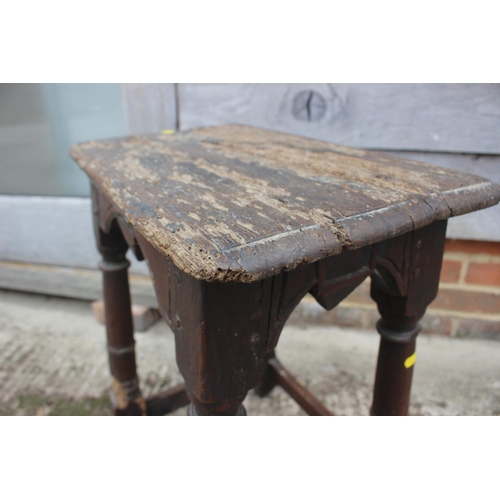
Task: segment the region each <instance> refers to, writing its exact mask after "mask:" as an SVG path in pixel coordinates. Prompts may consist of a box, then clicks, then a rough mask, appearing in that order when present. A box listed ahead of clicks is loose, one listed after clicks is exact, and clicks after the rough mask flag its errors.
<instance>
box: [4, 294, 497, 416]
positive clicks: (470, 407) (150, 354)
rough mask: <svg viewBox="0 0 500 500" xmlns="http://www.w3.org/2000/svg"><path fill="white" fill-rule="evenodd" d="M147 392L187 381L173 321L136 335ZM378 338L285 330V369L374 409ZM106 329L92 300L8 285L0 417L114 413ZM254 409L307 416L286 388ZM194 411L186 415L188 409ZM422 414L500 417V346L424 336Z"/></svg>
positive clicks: (331, 399) (415, 406) (328, 397)
mask: <svg viewBox="0 0 500 500" xmlns="http://www.w3.org/2000/svg"><path fill="white" fill-rule="evenodd" d="M136 340H137V352H138V366H139V376H140V379H141V384H142V388H143V392H144V393H145V395H146V396H147V395H150V394H153V393H155V392H157V391H159V390H163V389H165V388H167V387H170V386H172V385H175V384H177V383H179V382H180V381H181V380H182V379H181V376H180V374H179V372H178V370H177V366H176V364H175V359H174V338H173V334H172V332H171V331H170V330H169V328H168V327H167V325H166V324H165V323H163V322H160V323H157V324H156V325H155V326H154V327H153V328H152V329H150V330H149V331H148V332H146V333H139V334H137V335H136ZM377 347H378V335H377V334H376V333H374V332H371V331H360V330H353V329H339V328H335V327H311V328H298V327H296V326H293V325H292V326H289V327H287V328H285V330H284V332H283V334H282V337H281V341H280V345H279V349H278V354H279V357H280V359H281V361H282V362H283V364H285V366H286V367H287V368H288V369H289V370H290V371H292V372H293V373H294V374H295V375H296V376H297V378H298V379H299V380H300V381H301V382H302V383H303V384H305V385H306V386H307V387H308V388H310V389H311V390H312V391H313V392H314V393H315V394H316V395H317V396H318V397H319V398H320V399H321V400H322V401H324V403H325V404H326V405H327V406H328V407H329V408H331V409H332V410H333V411H334V412H335V413H336V414H338V415H367V414H368V412H369V407H370V399H371V391H372V386H373V380H374V371H375V361H376V356H377ZM108 389H109V376H108V367H107V359H106V354H105V342H104V327H103V326H102V325H100V324H99V323H97V322H96V320H95V319H94V317H93V315H92V313H91V311H90V305H89V303H88V302H82V301H76V300H69V299H61V298H53V297H44V296H38V295H29V294H22V293H16V292H8V291H2V290H0V415H30V414H31V415H109V414H110V410H109V402H108V396H107V394H108ZM245 406H246V408H247V411H248V413H249V414H250V415H303V414H304V413H303V412H302V410H301V409H300V408H299V407H298V406H297V404H296V403H295V402H294V401H293V400H292V399H291V398H290V397H289V396H288V395H287V394H286V393H284V392H283V391H282V390H281V389H280V388H276V389H274V390H273V391H272V393H271V395H270V396H268V397H266V398H265V399H260V398H258V397H256V396H255V395H254V394H253V393H250V394H249V395H248V397H247V399H246V401H245ZM184 413H185V409H181V410H179V411H178V412H176V413H175V414H176V415H183V414H184ZM410 413H411V414H412V415H500V342H498V341H488V340H467V339H456V338H445V337H437V336H425V335H421V336H420V338H419V342H418V361H417V364H416V368H415V373H414V382H413V392H412V405H411V410H410Z"/></svg>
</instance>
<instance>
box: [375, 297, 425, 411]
mask: <svg viewBox="0 0 500 500" xmlns="http://www.w3.org/2000/svg"><path fill="white" fill-rule="evenodd" d="M372 296H374V298H376V300H377V302H378V303H379V304H380V305H379V309H381V312H382V319H381V320H380V321H379V322H378V323H377V330H378V332H379V333H380V336H381V338H380V347H379V353H378V361H377V371H376V375H375V387H374V391H373V404H372V408H371V412H370V414H371V415H407V414H408V408H409V405H410V391H411V382H412V377H413V365H414V364H415V359H416V352H415V349H416V337H417V334H418V332H419V331H420V325H419V323H418V319H417V321H415V318H413V319H412V320H411V321H409V322H408V321H407V319H408V318H405V317H404V316H403V315H401V316H400V317H399V318H395V316H397V314H396V315H395V314H394V311H397V306H398V303H401V299H400V300H399V301H398V300H397V299H398V298H397V297H391V296H390V295H389V294H384V292H383V291H381V290H376V289H375V290H374V288H372ZM405 298H406V297H405ZM405 298H403V299H405ZM386 308H388V309H391V310H392V314H391V318H390V320H388V317H387V316H386V315H384V312H385V310H386ZM384 316H385V317H384Z"/></svg>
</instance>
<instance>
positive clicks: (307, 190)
mask: <svg viewBox="0 0 500 500" xmlns="http://www.w3.org/2000/svg"><path fill="white" fill-rule="evenodd" d="M71 156H72V157H73V158H74V159H75V160H76V161H77V163H78V164H79V165H80V166H81V167H82V168H83V170H85V172H86V173H87V174H88V175H89V177H90V179H91V181H92V183H93V184H94V185H95V186H96V188H97V189H99V190H100V191H102V192H103V193H104V194H105V195H106V196H107V197H108V198H109V199H110V200H111V202H112V203H113V205H114V206H115V208H116V210H117V211H118V212H119V213H120V214H122V215H123V216H124V217H125V219H126V220H127V221H128V223H129V224H131V225H132V226H134V227H135V228H136V230H137V231H138V232H139V233H140V234H142V236H144V237H145V238H146V239H147V240H148V241H149V242H150V243H151V244H152V245H153V246H154V247H155V248H156V249H157V250H158V251H159V252H161V253H162V254H164V255H166V256H168V257H170V258H171V259H172V260H173V262H174V264H175V265H176V266H177V267H179V268H180V269H182V270H183V271H185V272H187V273H189V274H191V275H193V276H195V277H196V278H199V279H204V280H208V281H242V282H250V281H254V280H257V279H262V278H265V277H269V276H272V275H274V274H277V273H279V272H281V271H282V270H290V269H293V268H294V267H296V266H297V265H299V264H302V263H307V262H314V261H316V260H319V259H322V258H325V257H327V256H331V255H335V254H338V253H340V252H341V251H342V250H343V249H344V248H347V249H353V248H359V247H362V246H365V245H369V244H372V243H376V242H378V241H381V240H384V239H387V238H391V237H394V236H397V235H399V234H403V233H405V232H408V231H411V230H413V229H418V228H420V227H423V226H425V225H427V224H430V223H432V222H433V221H434V220H437V219H446V218H449V217H452V216H456V215H461V214H465V213H468V212H472V211H474V210H479V209H482V208H486V207H489V206H492V205H495V204H496V203H498V202H499V201H500V186H499V185H497V184H495V183H493V182H491V181H489V180H486V179H484V178H482V177H478V176H475V175H471V174H466V173H463V172H458V171H452V170H447V169H444V168H440V167H436V166H432V165H426V164H423V163H418V162H414V161H410V160H405V159H398V158H393V157H389V156H385V155H381V154H378V153H374V152H371V151H370V152H369V151H363V150H357V149H351V148H347V147H343V146H336V145H333V144H330V143H327V142H321V141H316V140H312V139H306V138H303V137H297V136H293V135H288V134H282V133H278V132H272V131H268V130H262V129H258V128H253V127H246V126H241V125H224V126H216V127H207V128H201V129H194V130H191V131H188V132H178V133H175V134H172V135H166V134H159V135H146V136H138V137H125V138H119V139H110V140H104V141H91V142H87V143H83V144H78V145H75V146H73V148H72V149H71Z"/></svg>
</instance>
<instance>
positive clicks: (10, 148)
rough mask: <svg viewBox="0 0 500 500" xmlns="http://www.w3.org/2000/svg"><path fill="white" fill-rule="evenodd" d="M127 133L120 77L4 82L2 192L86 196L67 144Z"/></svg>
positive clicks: (0, 105)
mask: <svg viewBox="0 0 500 500" xmlns="http://www.w3.org/2000/svg"><path fill="white" fill-rule="evenodd" d="M126 134H127V131H126V125H125V119H124V113H123V107H122V99H121V86H120V84H118V83H117V84H115V83H105V84H100V83H99V84H87V83H77V84H73V83H46V84H27V83H21V84H11V83H8V84H6V83H2V84H0V194H23V195H56V196H57V195H64V196H88V195H89V193H90V186H89V181H88V178H87V176H86V175H85V174H84V173H83V172H82V171H81V170H80V169H79V168H78V167H77V165H76V163H75V162H74V161H73V160H72V159H71V158H70V157H69V148H70V146H71V145H72V144H74V143H76V142H82V141H87V140H91V139H105V138H108V137H116V136H121V135H126Z"/></svg>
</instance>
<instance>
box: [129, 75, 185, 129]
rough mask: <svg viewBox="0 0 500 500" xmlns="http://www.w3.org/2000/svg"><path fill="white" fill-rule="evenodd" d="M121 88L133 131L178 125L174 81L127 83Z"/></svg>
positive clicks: (169, 127) (172, 127)
mask: <svg viewBox="0 0 500 500" xmlns="http://www.w3.org/2000/svg"><path fill="white" fill-rule="evenodd" d="M122 88H123V103H124V109H125V118H126V122H127V128H128V131H129V132H130V133H131V134H149V133H152V132H160V131H162V130H164V129H171V130H175V129H176V127H177V105H176V97H175V83H124V84H122Z"/></svg>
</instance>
